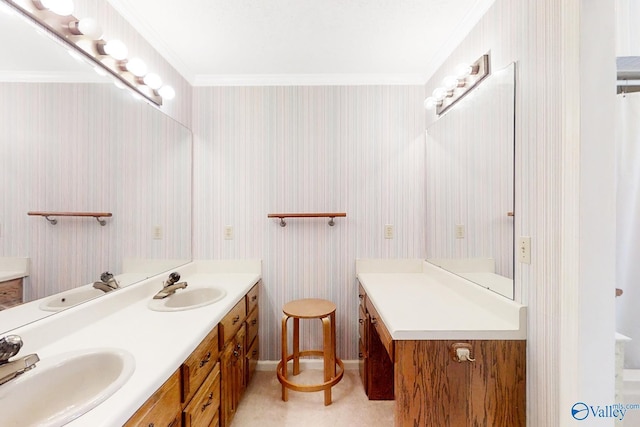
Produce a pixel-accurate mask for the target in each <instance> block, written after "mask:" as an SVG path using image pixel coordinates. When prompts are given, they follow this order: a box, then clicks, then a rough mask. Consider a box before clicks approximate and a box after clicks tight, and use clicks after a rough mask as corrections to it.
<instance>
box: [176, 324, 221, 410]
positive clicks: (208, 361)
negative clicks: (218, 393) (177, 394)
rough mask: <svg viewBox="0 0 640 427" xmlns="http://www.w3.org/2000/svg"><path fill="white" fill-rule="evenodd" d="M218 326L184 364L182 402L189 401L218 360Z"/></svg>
mask: <svg viewBox="0 0 640 427" xmlns="http://www.w3.org/2000/svg"><path fill="white" fill-rule="evenodd" d="M218 353H219V352H218V326H217V325H216V326H215V327H214V328H213V329H212V330H211V332H209V335H207V336H206V337H205V338H204V339H203V340H202V342H201V343H200V345H198V347H197V348H196V349H195V350H194V351H193V353H191V355H190V356H189V357H188V358H187V360H185V362H184V363H183V364H182V403H185V402H188V401H189V400H190V399H191V397H192V396H193V394H194V393H195V392H196V390H198V388H199V387H200V385H201V384H202V382H203V381H204V380H205V378H207V375H209V372H211V370H212V369H213V367H214V365H215V364H216V362H217V361H218Z"/></svg>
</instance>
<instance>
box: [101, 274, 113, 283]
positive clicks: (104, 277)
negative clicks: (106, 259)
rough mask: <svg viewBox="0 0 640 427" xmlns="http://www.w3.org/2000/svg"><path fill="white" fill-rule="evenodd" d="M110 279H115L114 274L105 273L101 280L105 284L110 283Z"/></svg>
mask: <svg viewBox="0 0 640 427" xmlns="http://www.w3.org/2000/svg"><path fill="white" fill-rule="evenodd" d="M110 279H113V274H111V273H109V272H108V271H105V272H104V273H102V274H101V275H100V280H102V281H103V282H105V283H106V282H108V281H109V280H110Z"/></svg>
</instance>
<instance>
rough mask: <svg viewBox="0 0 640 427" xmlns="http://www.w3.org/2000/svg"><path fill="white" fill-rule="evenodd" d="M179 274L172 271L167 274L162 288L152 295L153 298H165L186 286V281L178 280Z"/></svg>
mask: <svg viewBox="0 0 640 427" xmlns="http://www.w3.org/2000/svg"><path fill="white" fill-rule="evenodd" d="M178 280H180V274H179V273H177V272H175V271H174V272H173V273H171V274H170V275H169V278H168V279H167V280H166V281H165V282H164V283H163V284H162V290H160V292H158V293H157V294H155V295H154V296H153V299H162V298H166V297H168V296H169V295H173V294H175V293H176V291H177V290H178V289H184V288H186V287H187V282H179V283H178Z"/></svg>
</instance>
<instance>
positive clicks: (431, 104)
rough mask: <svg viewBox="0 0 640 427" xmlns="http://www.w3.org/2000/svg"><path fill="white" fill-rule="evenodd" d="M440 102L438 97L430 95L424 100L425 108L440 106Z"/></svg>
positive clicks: (431, 108) (430, 108)
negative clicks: (437, 99)
mask: <svg viewBox="0 0 640 427" xmlns="http://www.w3.org/2000/svg"><path fill="white" fill-rule="evenodd" d="M438 103H439V102H438V101H436V99H435V98H434V97H433V96H430V97H428V98H427V99H425V100H424V108H426V109H427V110H433V109H434V108H435V107H437V106H438Z"/></svg>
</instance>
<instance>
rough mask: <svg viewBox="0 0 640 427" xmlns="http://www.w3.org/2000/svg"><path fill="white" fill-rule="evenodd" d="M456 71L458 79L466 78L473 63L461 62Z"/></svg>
mask: <svg viewBox="0 0 640 427" xmlns="http://www.w3.org/2000/svg"><path fill="white" fill-rule="evenodd" d="M454 72H455V73H456V78H457V79H458V80H464V79H466V78H467V76H468V75H469V74H471V65H468V64H459V65H458V66H457V67H456V68H455V71H454Z"/></svg>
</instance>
